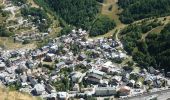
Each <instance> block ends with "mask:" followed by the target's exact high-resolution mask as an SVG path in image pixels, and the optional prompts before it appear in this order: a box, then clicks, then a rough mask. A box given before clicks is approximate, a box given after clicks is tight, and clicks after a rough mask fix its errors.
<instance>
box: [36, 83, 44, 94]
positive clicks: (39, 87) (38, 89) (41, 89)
mask: <svg viewBox="0 0 170 100" xmlns="http://www.w3.org/2000/svg"><path fill="white" fill-rule="evenodd" d="M34 89H35V92H36V94H37V95H41V94H42V93H43V92H44V91H45V88H44V86H43V85H42V84H35V86H34Z"/></svg>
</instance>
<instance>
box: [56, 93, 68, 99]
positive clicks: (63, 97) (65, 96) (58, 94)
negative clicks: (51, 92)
mask: <svg viewBox="0 0 170 100" xmlns="http://www.w3.org/2000/svg"><path fill="white" fill-rule="evenodd" d="M57 97H58V98H59V100H67V99H68V93H67V92H58V93H57Z"/></svg>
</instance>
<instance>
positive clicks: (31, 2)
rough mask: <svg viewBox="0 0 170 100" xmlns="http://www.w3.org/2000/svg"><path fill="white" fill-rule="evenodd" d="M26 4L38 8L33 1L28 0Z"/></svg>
mask: <svg viewBox="0 0 170 100" xmlns="http://www.w3.org/2000/svg"><path fill="white" fill-rule="evenodd" d="M28 3H30V4H31V7H35V8H39V6H38V5H37V4H36V3H35V2H34V0H28Z"/></svg>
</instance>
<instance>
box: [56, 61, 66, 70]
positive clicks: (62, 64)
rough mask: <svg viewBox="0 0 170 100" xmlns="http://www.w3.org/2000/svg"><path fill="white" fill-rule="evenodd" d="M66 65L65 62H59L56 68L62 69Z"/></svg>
mask: <svg viewBox="0 0 170 100" xmlns="http://www.w3.org/2000/svg"><path fill="white" fill-rule="evenodd" d="M64 65H65V62H59V63H57V64H56V65H55V66H56V68H59V69H60V68H62V66H64Z"/></svg>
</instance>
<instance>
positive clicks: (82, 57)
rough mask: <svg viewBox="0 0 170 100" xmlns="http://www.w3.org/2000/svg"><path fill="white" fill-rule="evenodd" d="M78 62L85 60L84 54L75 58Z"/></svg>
mask: <svg viewBox="0 0 170 100" xmlns="http://www.w3.org/2000/svg"><path fill="white" fill-rule="evenodd" d="M77 59H78V60H80V61H83V60H84V59H86V55H85V54H81V55H79V56H78V57H77Z"/></svg>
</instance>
